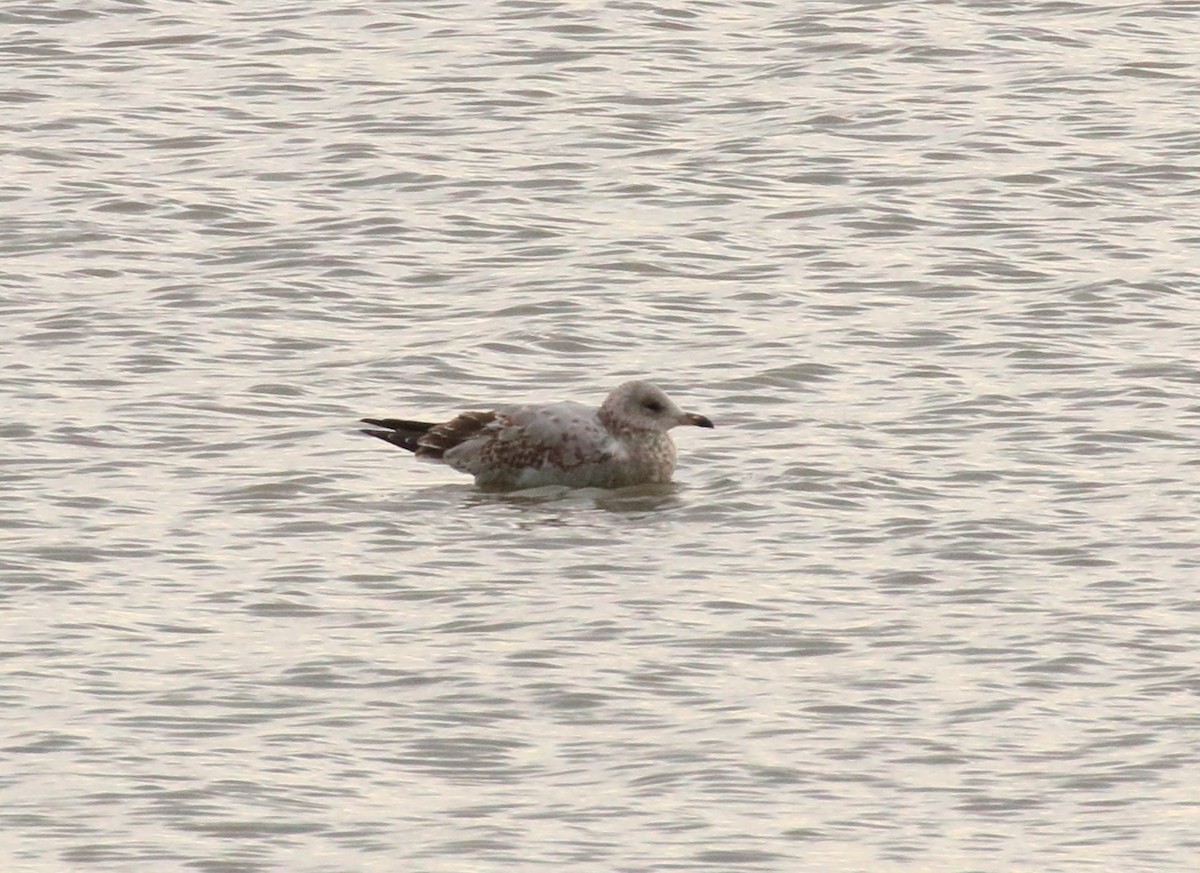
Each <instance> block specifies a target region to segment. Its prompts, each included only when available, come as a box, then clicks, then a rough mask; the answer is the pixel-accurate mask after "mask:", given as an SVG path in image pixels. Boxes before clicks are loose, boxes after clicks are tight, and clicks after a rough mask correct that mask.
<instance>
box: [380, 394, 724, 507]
mask: <svg viewBox="0 0 1200 873" xmlns="http://www.w3.org/2000/svg"><path fill="white" fill-rule="evenodd" d="M363 421H364V422H365V423H366V424H371V425H375V426H376V427H379V428H383V430H364V431H363V433H365V434H368V435H370V436H374V437H378V438H379V439H382V440H385V441H386V442H389V443H391V444H393V445H396V446H399V447H400V448H402V449H407V450H408V451H410V452H413V453H414V454H415V455H416V456H417V457H418V458H420V459H422V460H427V461H435V462H441V463H445V464H447V465H449V466H450V467H453V468H454V469H456V470H460V471H462V472H464V473H470V474H471V475H473V476H474V477H475V482H476V484H477V485H479V486H480V487H482V488H491V489H510V488H531V487H536V486H538V485H567V486H570V487H576V488H579V487H589V486H590V487H599V488H618V487H622V486H626V485H640V484H647V483H655V482H668V481H670V478H671V474H672V473H673V472H674V469H675V444H674V443H673V442H672V441H671V438H670V436H669V435H668V433H667V431H668V430H670V429H671V428H672V427H675V426H676V425H679V424H692V425H697V426H699V427H712V426H713V424H712V422H711V421H709V420H708V419H707V418H705V417H704V416H702V415H696V414H694V413H685V412H683V411H681V410H680V409H679V407H678V406H676V405H675V404H674V403H672V402H671V400H670V399H669V398H668V397H667V396H666V395H665V394H664V393H663V392H662V391H661V390H659V389H658V388H656V387H654V386H653V385H650V384H648V383H646V382H627V383H625V384H624V385H622V386H620V387H619V388H617V389H616V390H615V391H613V392H612V393H611V394H610V395H609V396H608V398H607V399H606V400H605V401H604V403H603V404H602V405H601V406H600V408H599V409H592V408H590V407H587V406H583V405H582V404H579V403H571V402H563V403H553V404H545V405H529V406H509V407H501V408H499V409H496V410H494V411H491V412H464V413H462V414H460V415H458V416H456V417H454V418H452V419H450V420H449V421H447V422H445V423H443V424H433V423H430V422H423V421H409V420H407V419H398V418H368V419H363Z"/></svg>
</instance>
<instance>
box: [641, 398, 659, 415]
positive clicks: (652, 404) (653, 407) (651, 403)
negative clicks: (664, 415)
mask: <svg viewBox="0 0 1200 873" xmlns="http://www.w3.org/2000/svg"><path fill="white" fill-rule="evenodd" d="M642 406H644V407H646V408H647V409H649V410H650V411H651V412H662V411H663V405H662V404H661V403H659V402H658V401H657V400H647V401H646V402H645V403H643V404H642Z"/></svg>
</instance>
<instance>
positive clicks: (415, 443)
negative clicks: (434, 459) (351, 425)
mask: <svg viewBox="0 0 1200 873" xmlns="http://www.w3.org/2000/svg"><path fill="white" fill-rule="evenodd" d="M362 422H363V424H371V425H374V426H375V427H382V428H386V429H385V430H367V429H365V428H364V429H363V430H362V431H361V433H365V434H366V435H367V436H373V437H378V438H379V439H381V440H383V441H384V442H387V443H391V444H392V445H394V446H399V447H400V448H402V449H406V450H407V451H410V452H414V453H415V452H416V451H417V449H419V448H420V447H421V446H420V439H421V437H423V436H425V434H427V433H429V431H430V430H432V429H433V428H434V427H436V425H434V424H433V423H432V422H428V421H406V420H404V419H402V418H364V419H363V420H362Z"/></svg>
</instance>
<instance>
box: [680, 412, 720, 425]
mask: <svg viewBox="0 0 1200 873" xmlns="http://www.w3.org/2000/svg"><path fill="white" fill-rule="evenodd" d="M687 420H688V423H689V424H694V425H696V427H715V426H716V425H714V424H713V423H712V419H710V418H709V417H708V416H706V415H697V414H696V413H694V412H689V413H688V416H687Z"/></svg>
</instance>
